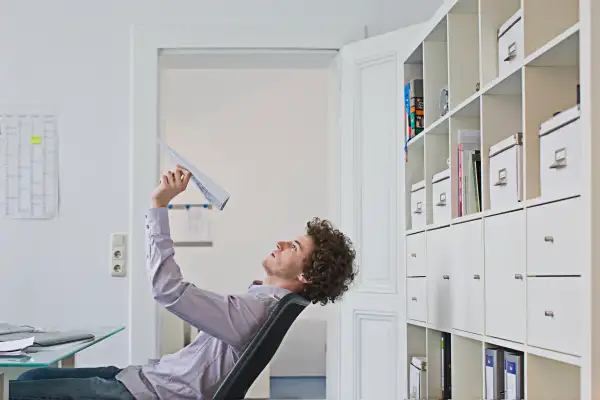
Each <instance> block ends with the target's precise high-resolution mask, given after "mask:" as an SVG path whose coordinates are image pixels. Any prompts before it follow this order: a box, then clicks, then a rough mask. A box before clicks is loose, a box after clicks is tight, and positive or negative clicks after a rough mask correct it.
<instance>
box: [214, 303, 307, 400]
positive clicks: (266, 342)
mask: <svg viewBox="0 0 600 400" xmlns="http://www.w3.org/2000/svg"><path fill="white" fill-rule="evenodd" d="M309 304H310V302H309V301H308V300H307V299H306V298H304V297H302V296H300V295H298V294H296V293H289V294H287V295H285V296H284V297H283V298H281V299H280V300H279V301H278V303H277V304H276V305H275V307H274V308H273V310H272V311H271V313H270V314H269V317H268V318H267V321H266V322H265V323H264V324H263V326H262V327H261V328H260V330H259V331H258V332H257V333H256V334H255V335H254V337H253V338H252V340H251V341H250V343H249V344H248V346H247V347H246V349H245V350H244V351H243V353H242V354H241V355H240V358H239V360H238V362H237V363H236V364H235V366H234V367H233V368H232V369H231V371H230V372H229V374H227V376H226V377H225V379H224V380H223V382H221V384H220V385H219V388H218V389H217V391H216V392H215V394H214V396H213V400H234V399H243V398H244V397H245V396H246V392H248V389H250V386H252V384H253V383H254V381H255V380H256V378H257V377H258V375H260V373H261V372H262V371H263V370H264V369H265V367H266V366H267V364H269V362H270V361H271V359H272V358H273V356H274V355H275V353H276V352H277V349H278V348H279V345H280V344H281V342H282V340H283V338H284V337H285V335H286V333H287V331H288V330H289V329H290V327H291V326H292V324H293V323H294V321H295V320H296V317H298V315H300V313H301V312H302V311H303V310H304V309H305V308H306V306H308V305H309Z"/></svg>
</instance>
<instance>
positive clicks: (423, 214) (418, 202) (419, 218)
mask: <svg viewBox="0 0 600 400" xmlns="http://www.w3.org/2000/svg"><path fill="white" fill-rule="evenodd" d="M410 214H411V221H412V229H425V225H426V224H427V205H426V204H425V181H421V182H417V183H415V184H414V185H412V187H411V189H410Z"/></svg>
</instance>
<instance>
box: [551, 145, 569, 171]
mask: <svg viewBox="0 0 600 400" xmlns="http://www.w3.org/2000/svg"><path fill="white" fill-rule="evenodd" d="M566 166H567V149H566V148H565V147H563V148H562V149H558V150H555V151H554V162H553V163H552V164H550V167H549V168H550V169H560V168H564V167H566Z"/></svg>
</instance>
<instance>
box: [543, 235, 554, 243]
mask: <svg viewBox="0 0 600 400" xmlns="http://www.w3.org/2000/svg"><path fill="white" fill-rule="evenodd" d="M544 242H548V243H554V238H553V237H552V236H544Z"/></svg>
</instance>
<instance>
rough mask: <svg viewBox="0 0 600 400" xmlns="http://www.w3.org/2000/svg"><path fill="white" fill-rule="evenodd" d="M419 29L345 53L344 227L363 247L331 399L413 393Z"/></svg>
mask: <svg viewBox="0 0 600 400" xmlns="http://www.w3.org/2000/svg"><path fill="white" fill-rule="evenodd" d="M417 29H419V26H411V27H408V28H404V29H401V30H398V31H396V32H393V33H390V34H387V35H383V36H380V37H374V38H370V39H365V40H362V41H359V42H356V43H353V44H351V45H348V46H345V47H344V48H342V49H341V51H340V56H339V57H340V60H339V61H340V62H339V67H340V70H341V71H340V72H341V103H340V134H339V143H338V145H339V155H340V158H339V161H340V164H339V175H340V185H341V187H340V196H339V204H340V215H339V218H340V220H339V221H338V225H339V226H340V228H341V229H342V230H343V231H344V232H346V233H347V234H349V235H350V237H351V238H352V240H353V242H354V244H355V247H356V249H357V263H358V266H359V273H358V275H357V278H356V281H355V284H354V285H353V286H352V290H351V291H350V292H349V293H347V295H346V296H345V298H344V300H343V301H342V302H341V305H340V306H339V307H338V311H339V326H338V329H337V330H336V331H337V335H338V337H337V339H338V340H339V347H337V348H335V344H334V343H331V344H334V347H332V346H328V351H332V350H334V351H335V352H336V353H337V357H336V359H337V362H338V364H337V367H338V370H339V372H340V374H339V380H338V381H335V377H334V379H333V380H331V379H329V376H328V385H334V386H335V387H334V388H332V387H330V388H329V390H328V395H329V396H328V398H330V399H331V398H338V399H340V400H341V399H343V400H353V399H364V400H381V399H386V400H387V399H404V398H406V397H407V396H406V374H407V369H406V348H405V346H404V343H405V337H406V323H405V314H406V303H405V288H404V285H403V284H401V283H400V282H403V281H402V280H401V277H402V276H403V275H404V274H405V260H404V243H403V242H404V240H403V239H404V237H403V230H404V214H405V213H404V195H403V188H404V165H403V163H404V154H403V151H404V150H403V149H404V143H403V141H402V139H403V138H404V131H403V125H402V123H401V121H402V114H401V111H402V109H403V108H402V107H403V87H404V78H403V76H404V72H403V60H404V58H405V57H406V52H407V50H408V49H407V44H410V43H411V42H412V41H411V38H412V37H413V36H414V34H415V33H416V31H417ZM409 46H410V45H409ZM329 338H330V342H331V341H333V340H335V337H332V336H331V335H330V336H329ZM329 360H330V361H331V360H332V358H331V357H330V358H329ZM329 371H332V369H329ZM336 392H337V393H336Z"/></svg>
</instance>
